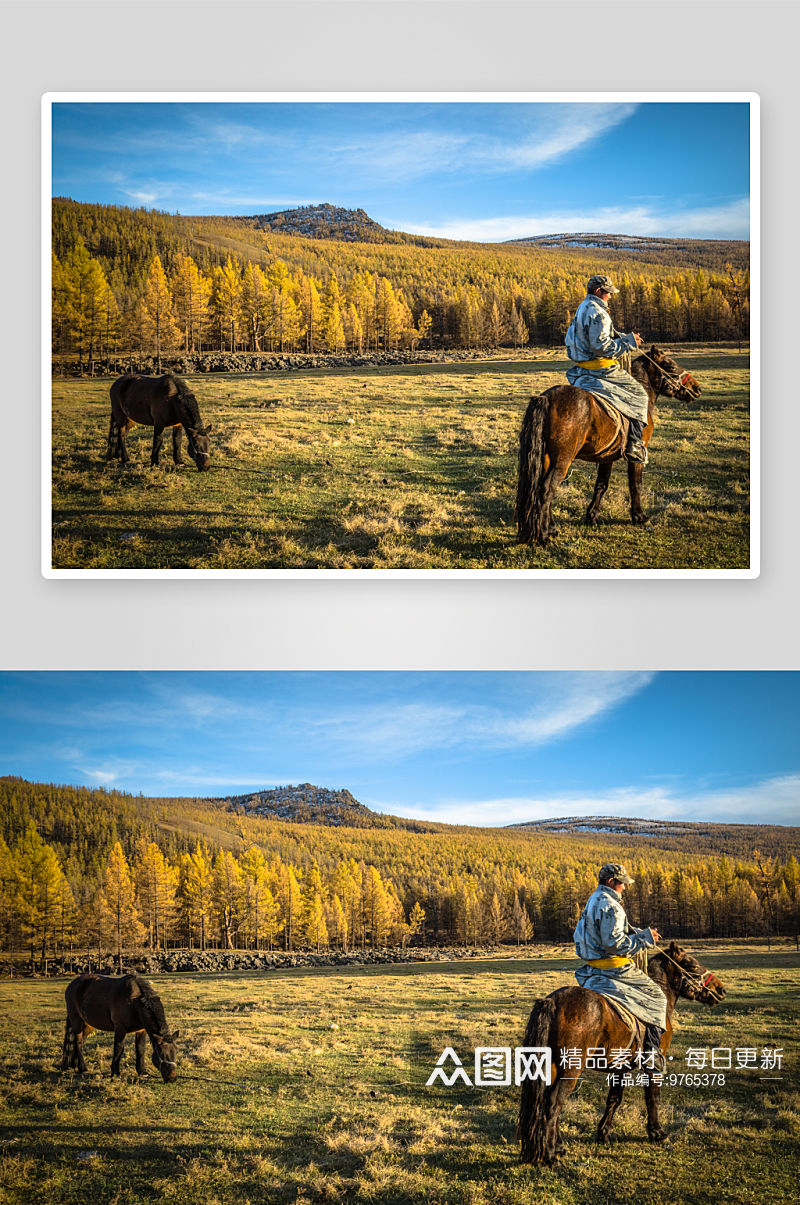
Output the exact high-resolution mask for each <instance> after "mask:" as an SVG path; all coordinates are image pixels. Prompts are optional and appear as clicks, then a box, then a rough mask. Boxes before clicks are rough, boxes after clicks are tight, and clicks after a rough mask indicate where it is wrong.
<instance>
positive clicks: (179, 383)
mask: <svg viewBox="0 0 800 1205" xmlns="http://www.w3.org/2000/svg"><path fill="white" fill-rule="evenodd" d="M164 375H165V376H166V377H169V378H170V380H171V381H172V382H173V384H174V385H175V387H176V389H177V390H178V402H179V403H180V404H182V405H184V406H185V407H186V409H187V410H188V411H189V417H190V422H189V426H190V427H195V428H196V429H197V430H202V427H203V420H202V419H201V417H200V407H199V406H198V405H197V398H196V397H195V396H194V394H193V393H192V391H191V389H190V388H189V386H188V384H187V383H186V381H184V379H183V377H176V376H175V374H174V373H172V372H166V373H164Z"/></svg>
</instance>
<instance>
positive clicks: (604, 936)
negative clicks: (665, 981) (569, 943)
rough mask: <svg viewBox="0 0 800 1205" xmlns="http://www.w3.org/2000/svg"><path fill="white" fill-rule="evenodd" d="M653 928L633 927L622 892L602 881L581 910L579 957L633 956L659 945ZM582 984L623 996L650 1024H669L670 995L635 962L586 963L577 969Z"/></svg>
mask: <svg viewBox="0 0 800 1205" xmlns="http://www.w3.org/2000/svg"><path fill="white" fill-rule="evenodd" d="M655 944H656V943H655V939H654V937H653V934H652V932H651V931H650V929H631V927H630V925H629V924H628V918H627V916H626V915H625V909H624V908H623V906H622V902H621V900H620V897H619V895H618V894H617V892H616V891H614V889H613V887H606V886H605V885H604V884H603V883H601V884H600V885H599V886H598V888H597V890H596V891H595V892H594V894H593V895H591V896H590V897H589V902H588V903H587V905H586V907H585V908H584V910H583V913H582V914H581V919H580V920H579V921H578V926H577V928H576V930H575V953H576V954H577V955H578V957H579V958H583V959H587V958H590V959H592V960H593V961H596V960H597V959H600V958H613V957H623V958H627V957H632V956H633V955H634V954H638V952H639V951H640V950H646V949H648V948H651V947H653V946H655ZM575 978H576V979H577V980H578V983H579V984H580V985H581V987H586V988H589V990H590V991H593V992H599V993H600V995H601V996H607V997H608V998H609V999H610V1000H619V1002H620V1003H621V1004H624V1005H625V1007H626V1008H627V1009H629V1010H630V1011H631V1012H632V1013H633V1015H634V1016H635V1017H639V1018H640V1020H642V1021H644V1022H645V1024H646V1025H657V1026H658V1027H659V1029H666V1026H667V997H666V996H665V995H664V993H663V992H662V990H661V988H660V987H659V986H658V984H657V983H654V982H653V980H652V979H650V978H649V977H648V976H647V975H645V973H644V971H640V970H638V969H637V968H636V967H635V966H634V964H633V963H632V962H631V963H628V965H627V966H621V967H591V966H582V967H579V968H578V970H577V971H576V972H575Z"/></svg>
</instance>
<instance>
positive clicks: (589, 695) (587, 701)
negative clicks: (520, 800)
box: [307, 672, 654, 760]
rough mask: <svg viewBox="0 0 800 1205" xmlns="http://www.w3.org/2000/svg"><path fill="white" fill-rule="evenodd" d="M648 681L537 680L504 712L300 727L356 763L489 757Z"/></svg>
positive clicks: (415, 712) (366, 713)
mask: <svg viewBox="0 0 800 1205" xmlns="http://www.w3.org/2000/svg"><path fill="white" fill-rule="evenodd" d="M653 677H654V675H653V674H652V673H627V672H619V673H613V672H612V673H579V674H557V675H552V676H551V675H537V676H536V677H535V679H534V680H532V681H531V685H530V687H529V689H528V690H526V691H525V692H524V695H523V696H522V697H519V696H518V695H516V696H515V697H514V699H513V701H512V700H509V705H508V707H507V708H501V707H499V706H496V705H495V706H485V705H481V704H477V703H474V702H469V703H465V704H458V703H450V704H448V705H446V706H442V705H438V706H437V705H432V704H429V703H424V702H422V703H401V704H399V705H398V704H394V703H392V704H380V705H378V706H374V705H371V706H365V707H359V708H356V709H347V710H346V711H339V712H338V714H335V715H330V716H323V717H320V718H318V719H315V720H312V721H307V722H309V723H310V724H311V726H312V727H313V728H315V729H317V730H318V731H324V732H325V734H326V736H327V737H328V739H330V738H334V739H335V743H336V744H337V745H339V746H341V745H343V744H344V745H347V746H349V747H350V749H351V750H352V749H353V748H354V747H356V746H357V747H359V748H360V749H361V750H362V751H363V756H364V757H365V758H369V759H370V760H373V759H375V758H381V759H386V758H390V759H392V760H396V759H399V758H402V757H409V756H412V755H414V754H416V753H422V752H424V751H426V750H430V749H433V748H438V749H452V748H455V747H464V748H470V749H476V748H480V749H482V750H484V751H487V752H488V751H491V750H496V749H502V748H511V747H533V746H536V745H542V744H545V743H547V742H550V741H553V740H557V739H559V738H563V737H566V736H568V735H569V734H570V733H571V732H573V731H574V730H575V729H577V728H580V727H582V726H583V725H585V724H588V723H589V722H590V721H592V720H594V719H596V718H598V717H600V716H602V715H604V714H605V713H607V712H609V711H612V710H613V709H614V708H616V707H618V706H619V705H620V704H622V703H623V702H625V701H626V700H627V699H629V698H631V697H632V696H633V695H635V694H638V693H639V691H641V690H644V689H645V687H647V686H648V685H649V684H650V682H651V681H652V679H653Z"/></svg>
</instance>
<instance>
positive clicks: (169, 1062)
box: [150, 1034, 178, 1071]
mask: <svg viewBox="0 0 800 1205" xmlns="http://www.w3.org/2000/svg"><path fill="white" fill-rule="evenodd" d="M150 1040H151V1041H152V1042H153V1050H154V1052H155V1054H156V1055H157V1056H158V1070H159V1071H160V1070H161V1068H162V1067H177V1066H178V1064H177V1063H176V1062H174V1060H173V1059H165V1058H164V1056H163V1054H162V1053H161V1047H160V1046H159V1045H158V1043H157V1042H155V1041H153V1035H152V1034H151V1035H150Z"/></svg>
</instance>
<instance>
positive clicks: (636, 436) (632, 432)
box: [625, 418, 647, 464]
mask: <svg viewBox="0 0 800 1205" xmlns="http://www.w3.org/2000/svg"><path fill="white" fill-rule="evenodd" d="M629 423H630V426H629V427H628V445H627V447H626V448H625V459H626V460H636V461H638V462H639V463H640V464H647V448H646V447H645V446H644V444H643V443H642V436H643V435H644V423H643V422H640V420H639V419H638V418H632V419H630V420H629Z"/></svg>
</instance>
